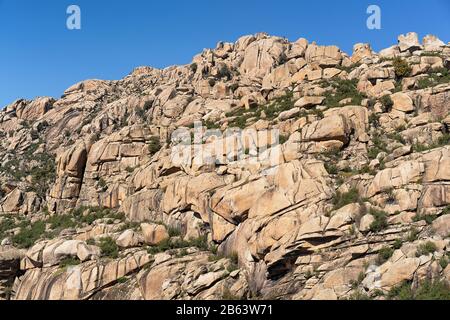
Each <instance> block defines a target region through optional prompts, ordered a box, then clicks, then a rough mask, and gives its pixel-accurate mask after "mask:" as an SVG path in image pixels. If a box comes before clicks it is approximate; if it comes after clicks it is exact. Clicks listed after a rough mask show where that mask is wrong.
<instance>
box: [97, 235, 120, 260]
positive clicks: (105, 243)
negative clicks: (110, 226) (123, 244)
mask: <svg viewBox="0 0 450 320" xmlns="http://www.w3.org/2000/svg"><path fill="white" fill-rule="evenodd" d="M99 247H100V250H101V252H102V256H104V257H109V258H113V259H116V258H117V257H118V256H119V247H118V246H117V244H116V242H115V241H114V240H113V239H112V238H111V237H106V238H101V239H100V241H99Z"/></svg>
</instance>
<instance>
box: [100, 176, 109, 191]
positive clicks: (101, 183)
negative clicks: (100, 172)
mask: <svg viewBox="0 0 450 320" xmlns="http://www.w3.org/2000/svg"><path fill="white" fill-rule="evenodd" d="M98 185H99V187H100V188H102V189H104V188H106V187H107V185H108V184H107V183H106V181H105V179H103V178H100V179H99V180H98Z"/></svg>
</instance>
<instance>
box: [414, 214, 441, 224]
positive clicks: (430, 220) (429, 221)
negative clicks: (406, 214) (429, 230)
mask: <svg viewBox="0 0 450 320" xmlns="http://www.w3.org/2000/svg"><path fill="white" fill-rule="evenodd" d="M437 218H438V216H437V215H433V214H426V215H420V214H416V215H415V216H414V217H413V221H414V222H419V221H422V220H423V221H425V222H426V223H427V224H428V225H430V224H432V223H433V221H434V220H436V219H437Z"/></svg>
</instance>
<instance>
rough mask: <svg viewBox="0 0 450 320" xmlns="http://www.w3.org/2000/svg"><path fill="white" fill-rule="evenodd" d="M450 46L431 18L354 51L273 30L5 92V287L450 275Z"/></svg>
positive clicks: (271, 285) (151, 292)
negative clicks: (182, 58) (33, 92)
mask: <svg viewBox="0 0 450 320" xmlns="http://www.w3.org/2000/svg"><path fill="white" fill-rule="evenodd" d="M449 61H450V47H449V46H448V45H446V44H445V43H444V42H442V41H441V40H439V39H438V38H437V37H435V36H431V35H429V36H426V37H425V38H424V39H423V41H422V43H421V42H420V41H419V38H418V36H417V34H415V33H408V34H406V35H402V36H400V37H399V38H398V43H397V44H396V45H394V46H392V47H391V48H388V49H385V50H382V51H381V52H379V53H377V52H374V51H373V50H372V48H371V46H370V44H356V45H355V46H354V50H353V53H352V55H351V56H349V55H347V54H346V53H345V52H343V51H341V50H340V49H339V48H338V47H336V46H321V45H317V44H316V43H315V42H309V41H308V40H306V39H299V40H297V41H296V42H293V43H292V42H289V41H288V40H287V39H284V38H281V37H272V36H269V35H267V34H263V33H261V34H256V35H250V36H245V37H242V38H240V39H238V40H237V41H236V42H235V43H219V44H218V45H217V47H216V48H214V49H205V50H204V51H203V52H201V53H200V54H199V55H197V56H195V57H194V59H193V61H192V63H191V64H189V65H185V66H173V67H169V68H166V69H163V70H158V69H154V68H150V67H140V68H136V69H135V70H134V71H133V72H132V73H130V74H129V75H128V76H127V77H125V78H124V79H121V80H117V81H102V80H87V81H83V82H81V83H78V84H75V85H74V86H72V87H70V88H68V89H67V90H66V91H65V92H64V94H63V95H62V97H61V98H59V99H53V98H37V99H35V100H33V101H27V100H18V101H16V102H14V103H12V104H11V105H9V106H6V107H5V108H4V109H3V110H2V111H0V136H1V138H2V139H1V141H0V242H1V246H0V298H3V299H15V300H24V299H37V300H46V299H55V300H61V299H83V300H89V299H90V300H102V299H113V300H115V299H117V300H119V299H133V300H143V299H147V300H155V299H198V300H204V299H250V298H252V299H253V298H258V299H314V300H318V299H333V300H334V299H359V298H373V299H386V298H389V297H391V298H392V297H393V295H394V293H395V292H396V288H398V287H399V286H407V287H408V288H410V289H411V290H412V291H414V290H417V288H419V287H420V286H421V285H423V283H430V281H431V283H441V282H442V283H444V286H447V287H446V288H448V282H449V281H450V269H449V267H448V262H449V259H450V258H449V252H450V238H449V236H450V229H449V226H450V221H449V214H450V120H449V117H450V107H449V106H450V74H449V68H450V63H449ZM427 281H428V282H427ZM394 298H395V296H394Z"/></svg>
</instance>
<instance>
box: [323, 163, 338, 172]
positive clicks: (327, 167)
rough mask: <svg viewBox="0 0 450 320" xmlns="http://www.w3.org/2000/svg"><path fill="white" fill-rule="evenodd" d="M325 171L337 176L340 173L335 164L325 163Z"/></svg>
mask: <svg viewBox="0 0 450 320" xmlns="http://www.w3.org/2000/svg"><path fill="white" fill-rule="evenodd" d="M325 170H327V172H328V173H329V174H337V173H338V169H337V167H336V166H335V165H334V164H330V163H328V162H326V163H325Z"/></svg>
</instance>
